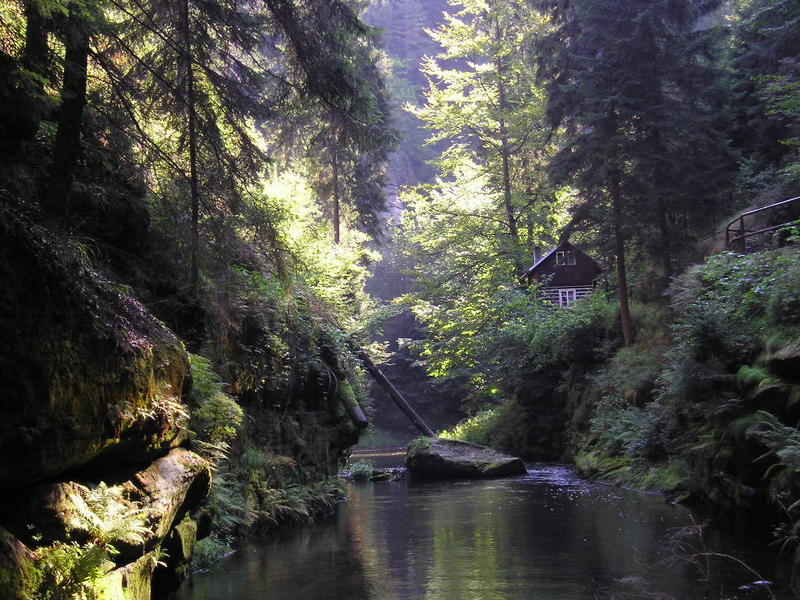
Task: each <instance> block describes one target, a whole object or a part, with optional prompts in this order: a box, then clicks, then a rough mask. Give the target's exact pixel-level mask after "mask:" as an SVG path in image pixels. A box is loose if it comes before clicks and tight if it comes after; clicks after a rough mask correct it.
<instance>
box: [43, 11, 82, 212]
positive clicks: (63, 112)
mask: <svg viewBox="0 0 800 600" xmlns="http://www.w3.org/2000/svg"><path fill="white" fill-rule="evenodd" d="M88 59H89V28H88V26H87V23H86V22H85V20H84V18H83V15H81V12H80V8H79V7H78V6H77V5H75V4H74V3H71V4H70V5H69V17H68V19H67V33H66V36H65V37H64V80H63V83H62V86H61V106H60V107H59V110H58V125H57V129H56V139H55V143H54V145H53V153H52V162H51V164H50V174H49V178H48V185H47V191H46V193H45V198H44V201H45V202H46V203H47V204H48V206H49V208H50V210H51V212H61V213H62V214H64V216H67V215H68V214H69V194H70V190H71V187H72V177H73V175H74V173H75V167H76V166H77V164H78V159H79V158H80V154H81V130H82V126H83V109H84V107H85V106H86V69H87V64H88Z"/></svg>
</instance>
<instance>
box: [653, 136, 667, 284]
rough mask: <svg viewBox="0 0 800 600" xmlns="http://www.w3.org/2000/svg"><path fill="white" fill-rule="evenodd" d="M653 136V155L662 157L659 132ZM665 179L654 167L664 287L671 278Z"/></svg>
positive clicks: (658, 168) (658, 167) (660, 170)
mask: <svg viewBox="0 0 800 600" xmlns="http://www.w3.org/2000/svg"><path fill="white" fill-rule="evenodd" d="M653 135H654V148H653V151H654V154H655V155H656V156H662V155H663V154H664V151H663V148H662V144H661V132H660V131H659V130H658V129H656V130H655V133H654V134H653ZM665 181H666V177H664V174H663V169H661V167H660V166H658V165H657V166H656V173H655V189H656V194H657V198H656V210H657V211H658V230H659V237H660V243H661V267H662V269H663V271H664V281H665V287H666V282H668V281H669V279H670V278H671V277H672V236H671V235H670V231H669V220H668V218H667V203H666V202H665V201H664V193H663V192H662V190H663V188H664V184H665Z"/></svg>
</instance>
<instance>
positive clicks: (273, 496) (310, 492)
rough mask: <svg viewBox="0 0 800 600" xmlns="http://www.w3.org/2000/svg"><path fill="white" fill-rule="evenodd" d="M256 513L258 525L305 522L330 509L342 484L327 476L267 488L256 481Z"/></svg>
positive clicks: (272, 525) (339, 498)
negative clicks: (304, 483) (312, 482)
mask: <svg viewBox="0 0 800 600" xmlns="http://www.w3.org/2000/svg"><path fill="white" fill-rule="evenodd" d="M256 494H257V496H258V498H259V502H258V511H257V517H258V519H259V524H260V527H262V528H271V527H276V526H278V525H282V524H286V523H308V522H311V521H313V520H314V518H315V517H316V516H317V515H320V514H325V513H328V512H330V511H331V510H332V509H333V507H334V506H335V505H336V503H337V502H339V500H341V498H342V495H343V492H342V484H341V482H340V480H338V479H329V480H326V481H321V482H318V483H314V484H310V485H299V484H294V485H287V486H285V487H283V488H271V487H268V486H267V485H266V484H260V485H259V486H258V487H257V488H256Z"/></svg>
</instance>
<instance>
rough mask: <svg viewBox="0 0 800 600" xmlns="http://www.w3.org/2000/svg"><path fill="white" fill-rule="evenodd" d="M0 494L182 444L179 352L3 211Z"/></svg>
mask: <svg viewBox="0 0 800 600" xmlns="http://www.w3.org/2000/svg"><path fill="white" fill-rule="evenodd" d="M0 280H2V281H3V282H4V284H3V286H2V287H0V339H2V340H3V346H2V349H0V408H1V409H2V413H3V419H2V420H1V421H0V485H2V486H4V487H5V486H15V485H29V484H32V483H35V482H37V481H41V480H44V479H49V478H53V477H54V476H57V475H58V474H60V473H63V472H66V471H72V470H75V469H78V468H82V467H84V466H85V465H87V464H88V463H91V462H93V461H97V462H102V461H104V460H105V461H108V462H113V463H115V464H119V463H124V462H129V463H136V462H138V463H141V462H142V461H145V460H151V459H153V458H155V457H157V456H159V455H161V454H163V453H164V452H165V451H167V450H168V449H169V448H170V447H175V446H178V445H180V443H182V441H183V440H184V439H185V430H184V428H183V425H184V423H183V420H184V419H183V418H184V417H185V410H186V409H185V407H184V406H182V398H183V395H184V382H185V378H186V375H187V373H188V366H189V365H188V358H187V355H186V352H185V350H184V348H183V345H182V343H181V342H180V341H179V340H178V339H177V338H176V337H175V336H174V335H173V334H172V333H171V332H170V331H169V329H167V327H166V326H165V325H164V324H163V323H161V322H160V321H158V320H157V319H156V318H154V317H153V316H152V315H151V314H150V313H149V312H148V311H147V310H146V309H145V308H144V307H143V306H142V305H141V304H140V303H138V302H137V301H136V300H135V299H134V298H133V297H132V296H131V295H130V294H129V293H128V291H127V290H125V289H124V288H122V287H120V286H117V285H115V284H113V283H111V282H109V281H107V280H104V279H103V278H102V277H101V276H100V275H98V274H97V273H96V272H94V271H93V270H92V269H91V268H90V266H89V264H88V261H87V260H85V259H84V258H83V257H82V255H81V251H80V250H79V249H77V247H76V246H75V245H74V244H70V243H68V242H65V241H64V240H61V239H59V238H57V237H54V236H53V235H52V234H49V233H47V232H45V231H44V230H42V229H40V228H38V227H36V226H34V225H32V224H30V223H29V222H27V221H25V220H24V219H23V218H22V217H19V216H18V215H16V214H14V213H12V212H10V211H9V210H7V209H0Z"/></svg>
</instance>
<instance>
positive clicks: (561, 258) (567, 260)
mask: <svg viewBox="0 0 800 600" xmlns="http://www.w3.org/2000/svg"><path fill="white" fill-rule="evenodd" d="M574 264H576V260H575V253H574V252H573V251H572V250H559V251H558V252H556V265H557V266H559V267H563V266H565V265H568V266H572V265H574Z"/></svg>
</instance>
